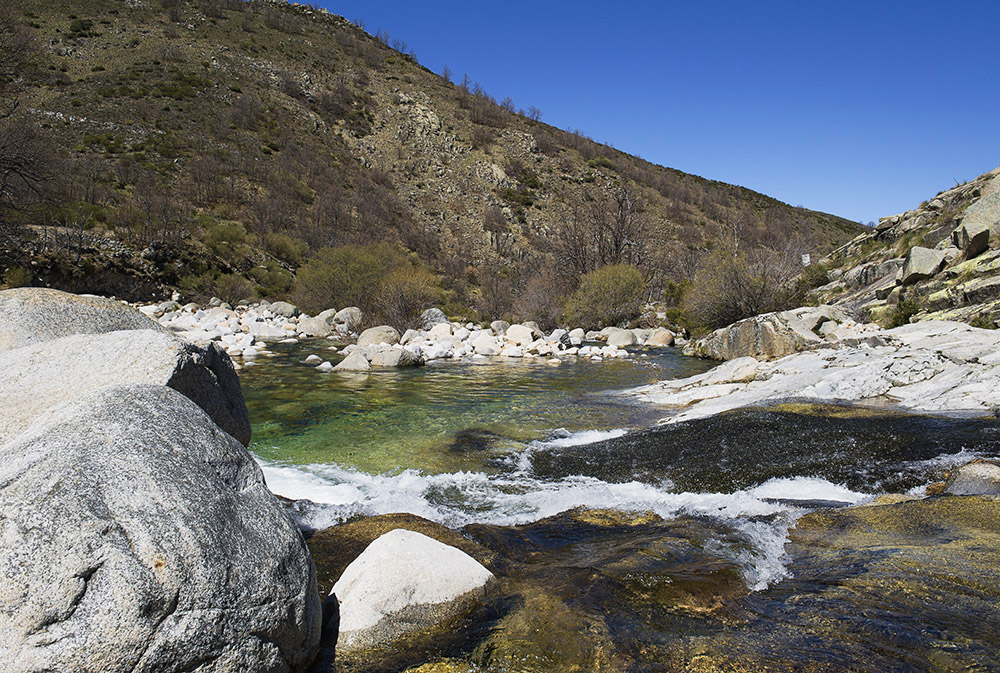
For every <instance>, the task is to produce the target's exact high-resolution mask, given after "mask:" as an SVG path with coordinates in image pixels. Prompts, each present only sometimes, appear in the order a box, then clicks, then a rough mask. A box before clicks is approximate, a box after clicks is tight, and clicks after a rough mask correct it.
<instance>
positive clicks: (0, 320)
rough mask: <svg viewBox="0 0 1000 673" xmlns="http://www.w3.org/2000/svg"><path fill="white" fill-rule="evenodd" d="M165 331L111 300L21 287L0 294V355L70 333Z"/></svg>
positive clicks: (156, 324) (144, 317)
mask: <svg viewBox="0 0 1000 673" xmlns="http://www.w3.org/2000/svg"><path fill="white" fill-rule="evenodd" d="M136 329H151V330H157V331H160V332H164V333H169V331H168V330H167V329H166V328H165V327H163V326H161V325H160V324H159V323H158V322H156V321H155V320H153V319H152V318H149V317H148V316H145V315H143V314H142V313H140V312H139V311H137V310H135V309H134V308H132V307H131V306H128V305H126V304H123V303H122V302H119V301H115V300H113V299H106V298H104V297H92V296H88V295H75V294H70V293H68V292H61V291H59V290H50V289H47V288H38V287H23V288H15V289H13V290H3V291H0V352H3V351H8V350H11V349H14V348H20V347H21V346H27V345H30V344H37V343H42V342H44V341H50V340H52V339H58V338H59V337H64V336H69V335H71V334H102V333H104V332H115V331H119V330H136Z"/></svg>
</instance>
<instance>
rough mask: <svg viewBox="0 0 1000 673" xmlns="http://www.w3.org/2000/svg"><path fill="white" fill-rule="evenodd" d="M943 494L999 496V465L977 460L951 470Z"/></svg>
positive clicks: (989, 461) (994, 462)
mask: <svg viewBox="0 0 1000 673" xmlns="http://www.w3.org/2000/svg"><path fill="white" fill-rule="evenodd" d="M944 492H945V493H947V494H948V495H1000V463H998V462H996V461H992V460H982V459H979V460H974V461H972V462H971V463H966V464H965V465H962V466H961V467H959V468H956V469H955V470H952V472H951V474H949V475H948V481H947V482H945V486H944Z"/></svg>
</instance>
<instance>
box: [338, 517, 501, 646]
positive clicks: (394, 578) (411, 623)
mask: <svg viewBox="0 0 1000 673" xmlns="http://www.w3.org/2000/svg"><path fill="white" fill-rule="evenodd" d="M494 580H495V578H494V576H493V573H491V572H490V571H489V570H487V569H486V568H485V567H483V565H482V564H480V563H479V562H478V561H476V560H475V559H474V558H472V557H471V556H469V555H468V554H466V553H465V552H464V551H461V550H460V549H456V548H455V547H450V546H448V545H446V544H442V543H441V542H438V541H437V540H435V539H433V538H430V537H427V536H426V535H423V534H421V533H416V532H413V531H409V530H404V529H401V528H397V529H395V530H392V531H390V532H388V533H386V534H384V535H382V536H381V537H379V538H378V539H376V540H375V541H374V542H372V543H371V544H370V545H368V547H367V548H366V549H365V551H364V552H362V553H361V555H360V556H358V557H357V558H356V559H355V560H354V561H353V562H352V563H351V564H350V565H349V566H347V568H346V569H345V570H344V572H343V574H342V575H341V576H340V579H339V580H338V581H337V583H336V584H335V585H334V587H333V594H335V595H336V596H337V598H338V599H339V601H340V637H339V639H338V641H337V651H338V653H339V652H352V651H357V650H369V649H375V648H380V647H385V646H387V645H390V644H391V643H392V642H393V641H395V640H397V639H399V638H401V637H403V636H406V635H409V634H412V633H414V632H417V631H421V630H425V629H429V628H432V627H434V626H437V625H439V624H441V623H442V622H446V621H448V620H450V619H453V618H455V617H457V616H459V615H461V614H463V613H465V612H467V611H468V610H470V609H472V608H473V607H474V606H476V605H479V604H481V603H482V602H483V601H484V599H485V597H486V590H487V587H488V586H489V585H490V584H491V583H492V582H493V581H494Z"/></svg>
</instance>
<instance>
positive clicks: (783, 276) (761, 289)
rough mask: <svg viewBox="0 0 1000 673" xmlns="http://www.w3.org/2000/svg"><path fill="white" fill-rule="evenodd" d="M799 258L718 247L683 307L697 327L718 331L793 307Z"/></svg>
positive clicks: (700, 273) (710, 256)
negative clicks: (753, 317) (741, 321)
mask: <svg viewBox="0 0 1000 673" xmlns="http://www.w3.org/2000/svg"><path fill="white" fill-rule="evenodd" d="M800 270H801V266H799V262H798V259H795V258H793V257H792V256H789V255H783V254H781V253H779V252H776V251H774V250H770V249H768V248H763V247H759V248H753V249H750V250H747V251H739V252H735V253H734V252H733V250H732V249H731V248H725V247H722V248H718V249H716V250H715V251H714V252H713V253H712V254H711V255H709V256H708V257H707V258H706V259H705V260H704V261H703V263H702V266H701V268H700V269H699V270H698V273H697V274H696V275H695V278H694V282H693V284H692V285H691V288H690V289H689V290H688V292H687V294H686V296H685V300H684V308H685V310H686V311H687V313H688V315H689V316H691V318H692V319H693V320H694V321H695V324H696V325H700V326H704V327H706V328H708V329H717V328H719V327H725V326H727V325H731V324H733V323H734V322H736V321H738V320H742V319H744V318H749V317H751V316H755V315H758V314H761V313H768V312H770V311H779V310H783V309H786V308H792V306H791V304H792V303H794V300H793V281H794V279H795V278H796V277H797V275H798V273H799V271H800Z"/></svg>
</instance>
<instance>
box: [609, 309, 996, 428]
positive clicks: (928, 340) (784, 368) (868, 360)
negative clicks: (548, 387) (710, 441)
mask: <svg viewBox="0 0 1000 673" xmlns="http://www.w3.org/2000/svg"><path fill="white" fill-rule="evenodd" d="M870 337H871V339H870V342H869V343H860V344H858V345H845V342H841V343H839V344H828V345H826V347H825V348H823V349H822V350H810V351H806V352H803V353H795V354H793V355H787V356H785V357H783V358H780V359H778V360H774V361H770V362H759V361H757V360H755V359H754V358H752V357H742V358H737V359H734V360H730V361H728V362H725V363H723V364H721V365H719V366H718V367H716V368H715V369H712V370H710V371H708V372H705V373H704V374H700V375H698V376H692V377H689V378H686V379H675V380H669V381H660V382H657V383H654V384H652V385H650V386H644V387H642V388H637V389H635V390H632V391H629V392H628V393H626V394H628V395H633V396H637V397H639V398H642V399H644V400H646V401H648V402H651V403H653V404H656V405H660V406H664V407H667V408H670V409H671V410H672V413H671V415H670V416H668V417H667V418H665V419H664V421H663V422H667V423H674V422H678V421H685V420H691V419H695V418H705V417H708V416H712V415H713V414H717V413H721V412H724V411H728V410H730V409H737V408H739V407H745V406H751V405H759V404H766V403H771V402H777V401H780V400H788V399H793V398H806V399H810V400H820V401H824V402H861V403H867V404H876V405H880V406H881V405H887V406H888V405H894V406H898V407H900V408H902V409H906V410H909V411H923V412H942V413H952V412H974V413H996V412H997V411H998V410H1000V331H997V330H986V329H978V328H976V327H970V326H969V325H966V324H964V323H958V322H949V321H942V320H928V321H924V322H919V323H912V324H909V325H903V326H902V327H897V328H895V329H891V330H885V331H879V332H875V333H872V334H870Z"/></svg>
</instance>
